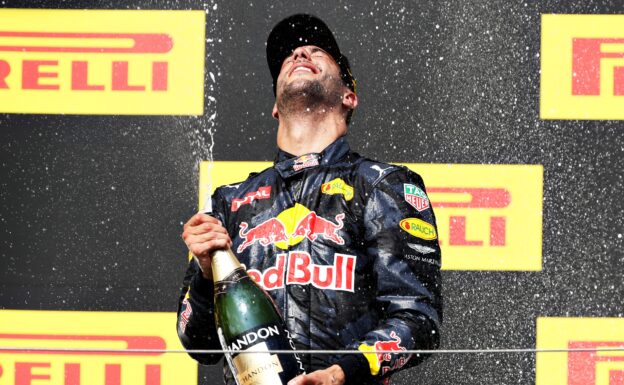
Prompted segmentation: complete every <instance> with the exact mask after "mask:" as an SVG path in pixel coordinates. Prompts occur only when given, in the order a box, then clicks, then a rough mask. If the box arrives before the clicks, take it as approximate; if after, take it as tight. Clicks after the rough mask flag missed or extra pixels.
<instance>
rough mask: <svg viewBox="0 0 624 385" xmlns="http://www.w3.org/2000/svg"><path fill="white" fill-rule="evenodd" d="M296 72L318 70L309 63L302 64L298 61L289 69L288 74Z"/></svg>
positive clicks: (315, 71)
mask: <svg viewBox="0 0 624 385" xmlns="http://www.w3.org/2000/svg"><path fill="white" fill-rule="evenodd" d="M296 73H313V74H315V73H318V70H317V69H316V68H315V67H314V66H312V65H310V64H304V63H300V64H296V65H295V66H294V67H293V69H292V70H291V71H290V75H293V74H296Z"/></svg>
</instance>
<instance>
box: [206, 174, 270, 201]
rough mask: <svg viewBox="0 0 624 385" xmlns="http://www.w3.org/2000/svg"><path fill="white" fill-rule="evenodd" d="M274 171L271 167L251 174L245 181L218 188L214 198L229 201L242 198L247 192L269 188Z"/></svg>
mask: <svg viewBox="0 0 624 385" xmlns="http://www.w3.org/2000/svg"><path fill="white" fill-rule="evenodd" d="M275 173H276V172H275V169H274V168H273V167H272V166H271V167H268V168H266V169H264V170H262V171H260V172H252V173H250V174H249V176H248V177H247V179H245V180H244V181H240V182H235V183H231V184H227V185H223V186H220V187H218V188H217V189H216V190H215V196H217V197H219V198H221V199H224V200H226V201H231V200H232V199H235V198H238V197H242V196H244V195H245V194H247V193H249V192H255V191H258V190H259V189H261V188H262V187H267V186H271V185H272V184H273V182H274V181H275Z"/></svg>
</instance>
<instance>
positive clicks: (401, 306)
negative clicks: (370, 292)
mask: <svg viewBox="0 0 624 385" xmlns="http://www.w3.org/2000/svg"><path fill="white" fill-rule="evenodd" d="M363 226H365V236H364V238H365V242H366V247H367V251H368V253H369V254H370V255H371V256H373V257H374V260H375V262H374V271H375V278H376V289H377V290H376V298H375V301H376V307H377V310H378V311H379V313H380V314H381V315H382V317H383V318H381V320H380V322H379V324H378V325H377V327H376V328H375V329H373V330H371V331H369V332H368V333H367V334H366V335H365V336H364V338H363V339H362V341H359V342H358V343H357V344H354V345H352V346H349V347H348V348H352V349H359V350H360V351H362V352H363V354H364V357H365V358H366V361H368V368H367V369H369V373H370V375H373V376H380V377H386V376H389V375H391V374H392V373H395V372H397V371H399V370H401V369H404V368H407V367H410V366H414V365H417V364H418V363H420V362H422V361H423V360H424V359H425V358H426V357H424V356H422V355H420V356H415V357H414V356H412V355H411V354H406V353H402V351H403V350H430V349H435V348H437V347H438V345H439V341H440V324H441V322H442V295H441V280H440V247H439V244H438V239H437V228H436V222H435V216H434V214H433V211H432V209H431V203H430V202H429V199H428V197H427V196H426V193H425V186H424V183H423V181H422V178H420V176H419V175H418V174H416V173H413V172H411V171H409V170H407V169H404V168H401V169H398V170H397V171H394V172H392V173H390V174H388V175H387V176H386V177H385V178H383V179H382V180H381V181H379V182H378V183H376V185H374V186H373V189H372V191H370V193H369V197H368V201H367V203H366V205H365V212H364V221H363ZM376 350H392V351H395V352H394V353H386V354H376V353H374V351H376ZM362 362H363V360H362V357H361V356H357V355H346V356H345V357H343V358H342V359H341V360H340V361H339V362H338V364H339V365H340V366H341V367H342V368H343V369H344V371H345V374H346V377H347V383H352V382H353V381H352V380H353V377H354V376H355V377H357V376H358V375H361V372H362V370H363V368H362V366H363V365H362ZM367 374H368V373H367Z"/></svg>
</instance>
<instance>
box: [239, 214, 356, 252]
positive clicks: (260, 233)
mask: <svg viewBox="0 0 624 385" xmlns="http://www.w3.org/2000/svg"><path fill="white" fill-rule="evenodd" d="M344 217H345V215H344V213H341V214H338V215H336V216H335V217H334V221H331V220H329V219H325V218H323V217H321V216H319V215H318V214H316V212H314V211H310V210H309V209H307V208H306V207H305V206H303V205H300V204H296V205H295V206H293V207H291V208H289V209H287V210H284V211H283V212H281V213H280V214H279V215H278V216H277V217H275V218H270V219H267V220H266V221H264V222H262V223H260V224H259V225H257V226H255V227H253V228H249V224H248V223H247V222H242V223H241V224H240V231H239V233H238V235H239V236H240V238H241V239H242V240H243V242H242V243H241V244H240V245H239V246H238V248H237V249H236V250H237V251H238V252H239V253H241V252H242V251H243V250H245V249H246V248H247V247H249V246H251V245H253V244H254V243H259V244H260V245H262V246H269V245H271V244H275V245H276V246H277V247H279V248H280V249H283V250H286V249H288V247H289V246H293V245H296V244H298V243H299V242H301V241H302V240H303V239H308V240H309V241H311V242H314V241H316V240H317V239H318V238H319V237H320V238H322V239H325V240H329V241H332V242H334V243H335V244H337V245H344V243H345V241H344V239H343V238H342V237H341V236H340V235H339V234H338V231H339V230H341V229H342V228H343V226H344V222H343V220H344Z"/></svg>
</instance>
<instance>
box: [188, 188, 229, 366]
mask: <svg viewBox="0 0 624 385" xmlns="http://www.w3.org/2000/svg"><path fill="white" fill-rule="evenodd" d="M219 202H220V200H219V199H218V195H217V194H215V196H214V197H213V206H212V207H214V208H216V209H218V208H219V207H220V206H219ZM222 220H223V218H222V216H221V215H220V214H219V211H218V210H215V212H214V213H212V215H207V214H204V213H198V214H195V215H194V216H193V217H191V219H189V221H188V222H187V223H186V224H185V225H184V231H183V233H182V238H183V239H184V242H185V243H186V245H187V247H188V249H189V251H190V253H191V254H192V255H193V258H191V260H190V261H189V265H188V268H187V271H186V274H185V277H184V282H183V287H182V290H181V293H180V298H179V300H178V322H177V330H178V336H179V338H180V341H181V342H182V345H183V346H184V347H185V348H186V349H220V348H221V345H220V342H219V339H218V337H217V330H216V325H215V319H214V284H213V281H212V270H211V265H210V264H211V254H212V252H213V251H214V250H217V249H222V248H225V247H231V245H232V241H231V240H230V237H229V235H228V233H227V230H226V229H225V228H224V227H223V225H222ZM221 356H222V355H221V354H191V357H193V358H195V359H196V360H197V361H199V362H200V363H203V364H214V363H216V362H217V361H218V360H219V359H220V358H221Z"/></svg>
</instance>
